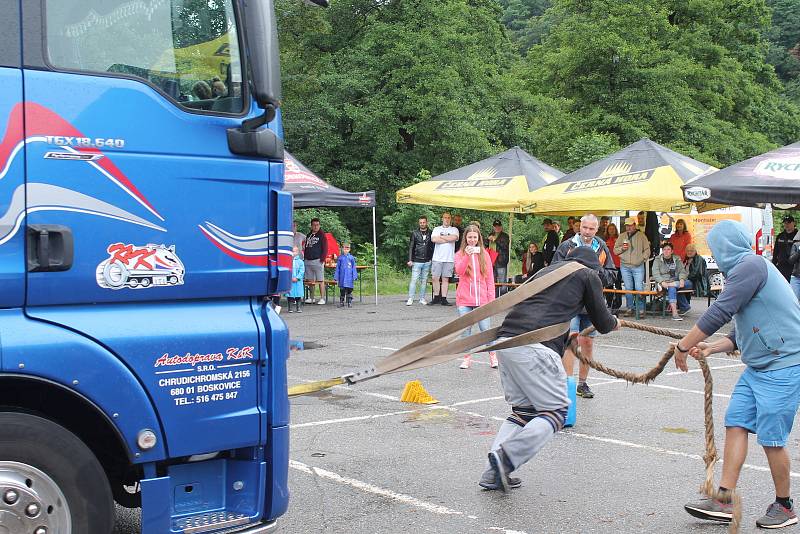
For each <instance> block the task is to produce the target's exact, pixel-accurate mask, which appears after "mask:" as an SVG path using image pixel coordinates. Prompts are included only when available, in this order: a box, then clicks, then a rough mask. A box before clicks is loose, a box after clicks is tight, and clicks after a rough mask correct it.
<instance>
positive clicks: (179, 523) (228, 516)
mask: <svg viewBox="0 0 800 534" xmlns="http://www.w3.org/2000/svg"><path fill="white" fill-rule="evenodd" d="M249 522H250V518H249V517H247V516H246V515H244V514H237V513H234V512H226V511H222V512H205V513H202V514H197V515H193V516H189V517H182V518H180V519H176V520H175V521H174V527H175V528H174V530H177V531H179V532H183V533H184V534H196V533H198V532H209V531H211V530H220V529H223V528H232V527H237V526H239V525H246V524H247V523H249Z"/></svg>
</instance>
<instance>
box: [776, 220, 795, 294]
mask: <svg viewBox="0 0 800 534" xmlns="http://www.w3.org/2000/svg"><path fill="white" fill-rule="evenodd" d="M795 237H797V228H795V225H794V217H792V216H791V215H786V216H785V217H784V218H783V232H781V233H780V234H778V237H777V238H776V239H775V250H774V251H773V253H772V263H774V264H775V267H777V268H778V270H779V271H780V272H781V274H782V275H783V277H784V278H786V280H787V281H789V279H790V278H791V276H792V264H791V263H790V262H789V253H790V252H791V251H792V244H793V241H794V240H795Z"/></svg>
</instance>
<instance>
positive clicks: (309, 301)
mask: <svg viewBox="0 0 800 534" xmlns="http://www.w3.org/2000/svg"><path fill="white" fill-rule="evenodd" d="M306 304H314V299H306Z"/></svg>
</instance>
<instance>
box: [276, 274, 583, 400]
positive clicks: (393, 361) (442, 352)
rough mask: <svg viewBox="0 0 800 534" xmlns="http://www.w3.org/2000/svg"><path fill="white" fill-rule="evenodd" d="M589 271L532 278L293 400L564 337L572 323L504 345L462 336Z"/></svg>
mask: <svg viewBox="0 0 800 534" xmlns="http://www.w3.org/2000/svg"><path fill="white" fill-rule="evenodd" d="M586 268H587V267H585V266H583V265H581V264H580V263H578V262H576V261H568V262H564V263H562V264H561V265H560V266H559V267H557V268H556V269H553V270H552V271H550V272H549V273H546V274H543V275H541V276H538V277H536V278H529V279H528V280H526V281H525V282H524V283H523V284H522V285H520V286H519V287H518V288H516V289H515V290H514V291H510V292H508V293H506V294H505V295H502V296H501V297H498V298H496V299H495V300H493V301H492V302H489V303H488V304H484V305H483V306H480V307H478V308H476V309H474V310H472V311H471V312H469V313H467V314H465V315H462V316H461V317H458V318H456V319H454V320H452V321H450V322H449V323H447V324H445V325H444V326H442V327H440V328H437V329H436V330H434V331H433V332H431V333H430V334H426V335H424V336H422V337H420V338H418V339H416V340H414V341H412V342H411V343H409V344H408V345H405V346H404V347H402V348H400V349H398V350H396V351H394V352H393V353H392V354H390V355H389V356H387V357H385V358H383V359H382V360H379V361H378V362H377V363H376V364H375V365H374V366H372V367H369V368H367V369H360V370H357V371H353V372H351V373H347V374H344V375H342V376H339V377H335V378H330V379H328V380H319V381H316V382H309V383H306V384H297V385H294V386H291V387H289V396H290V397H296V396H299V395H307V394H309V393H314V392H317V391H322V390H325V389H329V388H332V387H334V386H338V385H342V384H345V383H347V384H355V383H356V382H361V381H364V380H369V379H372V378H377V377H379V376H381V375H385V374H391V373H399V372H403V371H411V370H414V369H421V368H423V367H430V366H432V365H437V364H440V363H444V362H447V361H450V360H452V359H454V358H457V357H459V356H461V355H463V354H465V353H468V352H470V353H478V352H486V351H488V350H500V349H508V348H511V347H518V346H520V345H530V344H532V343H541V342H543V341H549V340H551V339H555V338H557V337H558V336H561V335H564V334H566V333H567V331H568V330H569V321H566V322H563V323H559V324H554V325H550V326H546V327H543V328H539V329H537V330H533V331H530V332H526V333H524V334H520V335H518V336H515V337H512V338H509V339H506V340H504V341H502V342H500V343H493V342H494V341H495V340H496V339H497V337H498V335H497V334H498V332H499V331H500V327H495V328H492V329H490V330H486V331H484V332H479V333H477V334H472V335H471V336H469V337H465V338H459V337H458V336H459V335H460V334H461V332H462V331H463V330H464V329H465V328H467V327H469V326H472V325H474V324H476V323H478V322H480V321H482V320H484V319H486V318H487V317H491V316H493V315H497V314H498V313H501V312H504V311H506V310H508V309H509V308H511V307H513V306H515V305H517V304H519V303H520V302H522V301H523V300H525V299H528V298H530V297H532V296H534V295H536V294H538V293H541V292H542V291H544V290H545V289H547V288H549V287H551V286H553V285H555V284H556V283H558V282H560V281H561V280H563V279H565V278H566V277H567V276H569V275H571V274H573V273H576V272H578V271H579V270H581V269H586Z"/></svg>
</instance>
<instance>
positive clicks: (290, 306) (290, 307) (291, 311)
mask: <svg viewBox="0 0 800 534" xmlns="http://www.w3.org/2000/svg"><path fill="white" fill-rule="evenodd" d="M289 313H294V310H293V309H292V305H291V304H289Z"/></svg>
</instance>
